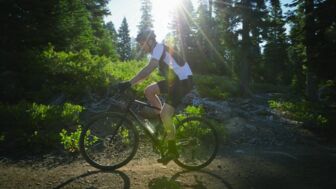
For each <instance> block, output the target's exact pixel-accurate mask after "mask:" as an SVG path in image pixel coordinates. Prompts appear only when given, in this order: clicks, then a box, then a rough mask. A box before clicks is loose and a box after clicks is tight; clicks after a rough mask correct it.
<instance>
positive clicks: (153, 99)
mask: <svg viewBox="0 0 336 189" xmlns="http://www.w3.org/2000/svg"><path fill="white" fill-rule="evenodd" d="M158 94H160V88H159V85H158V84H157V83H153V84H151V85H149V86H147V87H146V89H145V96H146V98H147V100H148V102H149V103H150V104H151V105H152V106H155V107H157V108H160V110H161V109H162V103H161V100H160V98H159V97H158V96H157V95H158ZM153 110H154V109H153ZM160 110H154V111H155V113H156V114H160Z"/></svg>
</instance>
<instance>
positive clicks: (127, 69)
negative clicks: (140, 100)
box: [105, 61, 163, 96]
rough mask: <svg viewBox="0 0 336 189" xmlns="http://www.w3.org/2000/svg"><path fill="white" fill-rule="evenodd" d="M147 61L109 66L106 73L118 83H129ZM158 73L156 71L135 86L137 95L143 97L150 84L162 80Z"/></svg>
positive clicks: (118, 63)
mask: <svg viewBox="0 0 336 189" xmlns="http://www.w3.org/2000/svg"><path fill="white" fill-rule="evenodd" d="M146 64H147V61H127V62H117V63H112V64H108V65H107V66H106V67H105V71H106V72H107V73H109V74H111V76H112V77H113V78H114V80H116V81H127V80H130V79H132V78H133V77H134V76H135V75H136V74H137V73H138V72H139V71H140V70H141V69H142V68H143V67H145V66H146ZM162 79H163V78H162V77H161V76H160V75H159V73H158V71H157V70H155V71H154V72H153V73H152V74H151V75H150V76H149V77H148V78H147V79H146V80H144V81H143V82H141V83H139V84H138V85H136V86H135V90H136V94H137V95H138V96H143V91H144V89H145V88H146V86H148V85H149V84H151V83H153V82H157V81H160V80H162Z"/></svg>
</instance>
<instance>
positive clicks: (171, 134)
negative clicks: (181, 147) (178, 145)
mask: <svg viewBox="0 0 336 189" xmlns="http://www.w3.org/2000/svg"><path fill="white" fill-rule="evenodd" d="M174 112H175V108H174V107H173V106H171V105H169V104H167V103H165V104H164V105H163V108H162V110H161V113H160V117H161V120H162V123H163V126H164V128H165V131H166V134H167V135H166V139H167V140H175V127H174V124H173V115H174Z"/></svg>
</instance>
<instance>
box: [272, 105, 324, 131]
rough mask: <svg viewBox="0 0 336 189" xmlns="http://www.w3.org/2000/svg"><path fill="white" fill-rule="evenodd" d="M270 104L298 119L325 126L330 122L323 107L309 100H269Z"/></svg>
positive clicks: (288, 115)
mask: <svg viewBox="0 0 336 189" xmlns="http://www.w3.org/2000/svg"><path fill="white" fill-rule="evenodd" d="M268 104H269V106H270V107H271V108H273V109H276V110H279V111H281V112H282V113H283V114H284V115H285V116H286V117H288V118H291V119H294V120H297V121H302V122H309V123H312V124H314V125H317V126H323V127H325V126H327V125H328V124H329V119H328V118H327V116H326V115H325V111H324V110H323V107H320V106H319V105H317V104H313V103H310V102H308V101H296V102H291V101H284V100H269V101H268Z"/></svg>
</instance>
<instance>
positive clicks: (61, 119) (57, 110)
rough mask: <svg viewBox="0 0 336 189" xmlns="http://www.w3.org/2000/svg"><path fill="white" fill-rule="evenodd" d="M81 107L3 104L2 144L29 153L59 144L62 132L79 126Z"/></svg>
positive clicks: (1, 107)
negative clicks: (64, 129)
mask: <svg viewBox="0 0 336 189" xmlns="http://www.w3.org/2000/svg"><path fill="white" fill-rule="evenodd" d="M82 111H83V108H82V107H81V106H79V105H73V104H70V103H65V104H63V105H44V104H36V103H28V102H21V103H19V104H16V105H4V104H0V117H1V120H2V127H1V130H0V133H1V134H2V138H3V142H2V144H3V145H4V146H6V147H7V148H11V147H13V146H15V149H16V148H20V147H21V148H24V149H26V150H34V151H42V150H43V149H45V148H54V147H56V146H57V145H58V144H59V136H58V134H59V132H60V131H61V129H63V128H71V127H73V126H74V125H78V124H79V113H80V112H82Z"/></svg>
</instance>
